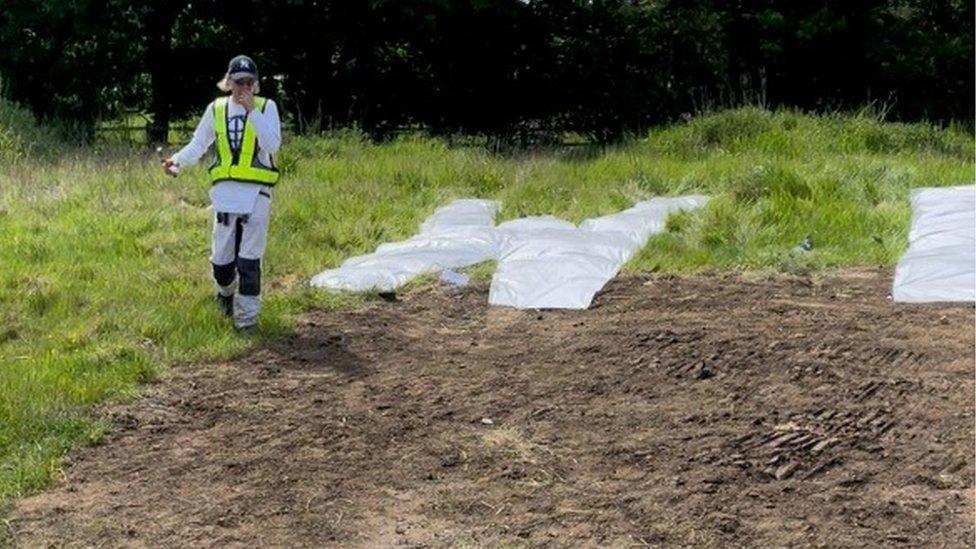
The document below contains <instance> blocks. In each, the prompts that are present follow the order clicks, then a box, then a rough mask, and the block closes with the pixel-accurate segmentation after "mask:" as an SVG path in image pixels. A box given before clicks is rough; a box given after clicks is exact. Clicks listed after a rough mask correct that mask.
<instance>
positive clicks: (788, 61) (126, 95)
mask: <svg viewBox="0 0 976 549" xmlns="http://www.w3.org/2000/svg"><path fill="white" fill-rule="evenodd" d="M973 19H974V10H973V3H972V2H971V1H969V0H823V1H819V2H816V1H805V0H726V1H719V0H261V1H258V0H238V1H236V2H232V3H231V2H218V1H216V0H143V1H136V0H0V86H2V92H3V94H4V96H5V97H7V98H9V99H12V100H14V101H17V102H20V103H22V104H24V105H27V106H28V107H29V108H30V109H31V110H32V111H33V112H34V113H35V114H36V115H38V116H39V117H40V118H42V119H47V120H53V121H58V122H60V123H70V124H72V125H73V127H75V128H78V129H79V130H80V131H82V132H84V133H87V134H90V133H91V132H92V131H93V128H94V125H95V123H96V122H97V121H98V120H100V119H106V118H112V117H115V116H118V114H119V113H120V112H122V110H123V109H126V108H128V109H138V110H140V111H143V112H146V113H148V114H149V116H150V117H151V119H152V124H151V125H150V128H149V132H150V137H151V138H152V139H153V140H161V139H163V138H164V136H165V135H166V131H167V128H168V127H169V125H170V124H171V122H172V121H173V120H177V119H182V118H184V117H188V116H194V115H197V114H199V111H200V109H201V108H202V106H203V105H206V103H207V102H208V101H209V100H210V99H212V98H213V97H214V96H215V95H216V93H217V90H216V88H215V82H216V81H217V79H218V78H219V77H220V76H221V75H222V74H221V73H222V71H223V70H224V69H225V67H226V63H227V61H228V60H229V59H230V58H231V57H232V56H233V55H236V54H238V53H245V54H248V55H251V56H252V57H254V58H255V60H256V61H257V63H258V65H259V67H260V69H261V75H262V87H263V94H264V95H268V96H270V97H273V98H275V99H276V100H277V101H278V103H279V104H280V105H281V107H282V109H283V110H284V111H285V112H286V113H287V114H288V116H289V117H290V120H291V121H292V123H293V124H294V126H295V128H296V129H297V130H298V131H304V132H315V131H320V130H325V129H331V128H337V127H349V126H356V127H359V128H362V129H363V130H365V131H366V132H368V133H370V134H371V135H373V136H375V137H382V136H384V135H386V134H387V133H389V132H391V131H394V130H396V129H397V128H402V127H404V126H409V127H419V128H424V129H426V130H428V131H430V132H433V133H438V134H451V133H468V134H484V135H491V136H500V137H505V138H512V139H518V138H520V139H522V140H523V141H524V140H526V139H532V136H536V135H547V134H549V135H554V134H559V133H565V132H574V133H578V134H582V135H585V136H587V137H589V138H591V139H594V140H598V141H611V140H614V139H617V138H620V137H621V136H623V135H626V134H628V133H631V132H642V131H644V130H645V129H646V128H648V127H649V126H652V125H656V124H660V123H664V122H668V121H671V120H674V119H676V118H678V117H680V116H681V115H682V114H683V113H692V112H696V111H699V110H703V109H708V108H714V107H724V106H731V105H737V104H742V103H753V104H755V103H758V104H762V105H766V106H770V107H779V106H789V107H797V108H801V109H807V110H814V111H824V110H835V109H839V110H845V109H856V108H859V107H861V106H864V105H865V104H874V105H875V106H877V107H878V108H880V109H884V110H885V111H886V112H887V115H888V116H889V117H892V118H895V119H902V120H918V119H927V120H931V121H935V122H948V121H951V120H955V121H962V122H964V123H966V124H968V125H971V124H972V119H973V116H974V107H973V94H974V76H973V66H974V56H973Z"/></svg>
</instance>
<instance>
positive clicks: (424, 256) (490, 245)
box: [311, 200, 498, 291]
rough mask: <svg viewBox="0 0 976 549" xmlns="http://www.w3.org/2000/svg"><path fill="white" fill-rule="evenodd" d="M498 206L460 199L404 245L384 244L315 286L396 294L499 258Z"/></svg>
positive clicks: (319, 277)
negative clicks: (431, 276)
mask: <svg viewBox="0 0 976 549" xmlns="http://www.w3.org/2000/svg"><path fill="white" fill-rule="evenodd" d="M496 212H498V203H497V202H494V201H491V200H455V201H454V202H451V203H450V204H448V205H447V206H445V207H443V208H440V209H439V210H437V211H436V212H434V214H433V215H431V216H430V217H429V218H428V219H427V221H424V223H423V224H422V225H421V226H420V234H418V235H416V236H414V237H411V238H410V239H409V240H404V241H403V242H393V243H389V244H381V245H380V246H379V247H378V248H376V251H375V252H374V253H371V254H368V255H361V256H358V257H353V258H350V259H347V260H346V261H345V262H344V263H343V264H342V266H341V267H339V268H338V269H332V270H328V271H323V272H321V273H319V274H317V275H315V276H314V277H312V281H311V283H312V286H315V287H318V288H331V289H333V290H351V291H364V290H374V289H375V290H380V291H389V290H393V289H395V288H397V287H399V286H402V285H403V284H406V283H407V282H409V281H410V280H411V279H413V278H416V277H417V276H420V275H422V274H425V273H432V272H437V271H442V270H444V269H458V268H461V267H467V266H469V265H474V264H476V263H481V262H482V261H488V260H491V259H495V258H497V257H498V245H497V243H496V242H495V236H494V231H495V229H494V225H495V213H496Z"/></svg>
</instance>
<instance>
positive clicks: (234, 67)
mask: <svg viewBox="0 0 976 549" xmlns="http://www.w3.org/2000/svg"><path fill="white" fill-rule="evenodd" d="M227 76H229V77H230V79H231V80H237V79H238V78H244V77H246V76H250V77H251V78H254V79H257V77H258V66H257V65H256V64H254V60H253V59H251V58H250V57H248V56H246V55H238V56H237V57H235V58H233V59H231V60H230V64H229V65H227Z"/></svg>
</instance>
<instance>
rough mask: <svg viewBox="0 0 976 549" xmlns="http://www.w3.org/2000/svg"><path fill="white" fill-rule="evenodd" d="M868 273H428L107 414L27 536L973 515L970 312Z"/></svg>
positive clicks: (665, 532)
mask: <svg viewBox="0 0 976 549" xmlns="http://www.w3.org/2000/svg"><path fill="white" fill-rule="evenodd" d="M889 287H890V273H887V272H883V271H849V272H845V273H842V274H839V275H837V276H834V277H832V278H828V279H826V280H822V281H814V280H811V279H808V278H793V277H777V278H773V279H770V280H748V279H743V278H740V277H736V276H733V275H726V276H709V277H654V278H637V277H632V278H626V279H622V280H617V281H615V282H613V283H612V284H611V285H610V286H609V288H608V289H607V291H605V292H604V293H602V294H601V295H599V296H598V297H597V299H596V301H595V303H594V306H593V307H592V308H591V309H590V310H588V311H583V312H519V311H513V310H508V309H501V308H489V307H488V306H487V305H486V301H487V299H486V292H487V289H486V288H484V287H477V288H471V289H468V290H466V291H464V292H462V293H451V292H448V291H445V290H441V289H439V288H433V289H428V290H425V291H422V292H420V293H418V294H414V295H409V296H406V297H403V296H401V299H400V300H399V301H396V302H392V303H388V302H376V303H374V304H371V305H369V306H367V307H365V308H363V309H361V310H356V311H349V312H340V313H325V312H322V313H314V314H310V315H308V316H307V317H305V318H304V320H303V321H302V322H301V325H300V327H299V329H298V331H297V333H296V334H295V335H294V336H293V337H291V338H289V339H287V340H285V341H280V342H277V343H274V344H272V345H270V346H267V347H264V348H261V349H258V350H256V351H254V352H253V353H251V354H249V355H248V356H246V357H243V358H241V359H239V360H235V361H232V362H229V363H224V364H210V365H192V366H191V365H188V366H185V367H181V368H178V369H176V370H175V371H173V372H172V375H171V376H170V377H169V378H168V379H166V380H164V381H162V382H160V383H158V384H156V385H153V386H151V387H149V389H148V394H147V396H146V397H145V398H142V399H140V400H138V401H136V402H134V403H131V404H128V405H124V406H119V407H115V408H113V409H111V410H109V411H108V412H109V413H110V414H111V415H112V416H113V419H114V420H115V421H116V422H117V424H118V428H117V429H116V431H114V432H113V434H111V436H109V437H108V438H107V440H105V442H104V444H102V445H100V446H98V447H93V448H85V449H82V450H79V451H78V452H76V453H75V454H74V455H73V456H72V460H71V463H70V465H69V466H68V467H67V469H66V472H65V473H66V478H65V481H64V482H63V483H62V484H61V486H59V487H58V488H57V489H55V490H53V491H50V492H47V493H43V494H39V495H36V496H33V497H30V498H27V499H24V500H22V501H21V502H19V504H18V506H17V509H16V512H15V514H14V516H13V517H12V522H11V529H12V532H13V537H14V540H15V542H16V543H18V544H21V545H23V546H26V547H35V546H45V545H67V546H119V545H122V546H170V547H186V546H201V545H240V546H268V545H274V546H344V547H346V546H360V547H377V546H397V545H403V546H413V547H419V546H426V547H430V546H434V547H441V546H467V547H471V546H497V545H499V544H508V545H516V546H520V545H526V546H557V547H558V546H565V547H576V546H581V545H582V546H608V545H609V546H622V547H623V546H656V545H695V546H700V545H706V546H709V545H710V546H742V545H750V546H785V545H794V544H801V545H824V546H891V545H904V546H912V547H914V546H919V545H964V544H968V543H971V542H972V539H973V535H974V531H973V521H972V516H973V481H974V479H973V467H974V456H973V436H974V432H973V421H974V404H973V391H974V382H973V354H974V344H973V338H974V331H973V323H974V317H973V309H972V307H971V306H968V307H960V306H905V305H896V304H892V303H891V301H890V300H889V299H888V298H887V296H888V290H889Z"/></svg>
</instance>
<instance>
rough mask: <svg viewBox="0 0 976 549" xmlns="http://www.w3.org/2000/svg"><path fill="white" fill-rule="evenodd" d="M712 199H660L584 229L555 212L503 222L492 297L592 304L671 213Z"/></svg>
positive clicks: (542, 305)
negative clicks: (548, 214)
mask: <svg viewBox="0 0 976 549" xmlns="http://www.w3.org/2000/svg"><path fill="white" fill-rule="evenodd" d="M707 200H708V199H707V198H706V197H704V196H683V197H678V198H654V199H652V200H648V201H646V202H640V203H638V204H637V205H636V206H634V207H633V208H630V209H629V210H626V211H623V212H620V213H617V214H613V215H608V216H604V217H598V218H595V219H588V220H586V221H584V222H583V223H581V224H580V226H579V227H578V228H577V227H575V226H573V225H572V224H571V223H568V222H566V221H562V220H559V219H555V218H553V217H536V218H526V219H516V220H514V221H509V222H506V223H502V224H501V225H499V226H498V234H499V248H500V256H499V262H498V270H497V271H495V276H494V278H492V281H491V290H490V292H489V294H488V302H489V303H491V304H492V305H507V306H510V307H515V308H517V309H586V308H587V307H589V306H590V303H591V302H592V301H593V296H594V295H596V293H597V292H598V291H600V288H603V286H605V285H606V283H607V282H609V281H610V280H611V279H612V278H613V277H614V276H616V275H617V272H619V271H620V268H621V267H623V265H624V263H627V261H629V260H630V258H631V257H633V256H634V254H635V253H637V252H638V251H639V250H640V249H641V248H643V247H644V245H645V244H647V240H648V238H650V236H651V235H652V234H654V233H657V232H661V231H663V230H664V224H665V222H666V221H667V217H668V215H669V214H671V213H672V212H675V211H678V210H689V209H692V208H697V207H699V206H701V205H702V204H704V203H705V202H706V201H707Z"/></svg>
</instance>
